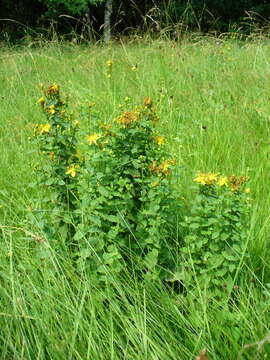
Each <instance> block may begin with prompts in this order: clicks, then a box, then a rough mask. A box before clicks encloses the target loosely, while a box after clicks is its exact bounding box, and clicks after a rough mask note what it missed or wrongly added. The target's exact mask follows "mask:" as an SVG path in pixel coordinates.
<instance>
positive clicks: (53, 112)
mask: <svg viewBox="0 0 270 360" xmlns="http://www.w3.org/2000/svg"><path fill="white" fill-rule="evenodd" d="M47 112H48V113H49V114H51V115H53V114H55V106H54V105H50V106H48V108H47Z"/></svg>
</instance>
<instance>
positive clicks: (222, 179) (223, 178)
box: [217, 176, 229, 187]
mask: <svg viewBox="0 0 270 360" xmlns="http://www.w3.org/2000/svg"><path fill="white" fill-rule="evenodd" d="M217 185H218V186H221V187H222V186H228V185H229V184H228V178H227V177H226V176H221V177H220V178H219V179H218V181H217Z"/></svg>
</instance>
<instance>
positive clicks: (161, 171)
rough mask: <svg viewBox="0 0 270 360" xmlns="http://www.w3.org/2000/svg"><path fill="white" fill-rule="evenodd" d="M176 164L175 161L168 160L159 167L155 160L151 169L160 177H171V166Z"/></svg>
mask: <svg viewBox="0 0 270 360" xmlns="http://www.w3.org/2000/svg"><path fill="white" fill-rule="evenodd" d="M175 164H176V160H175V159H167V160H165V161H163V162H162V163H161V164H160V165H157V162H156V160H154V161H153V162H152V163H151V164H150V165H149V169H150V170H151V171H153V172H155V173H156V174H158V175H165V176H167V175H170V173H171V169H170V168H171V166H172V165H175Z"/></svg>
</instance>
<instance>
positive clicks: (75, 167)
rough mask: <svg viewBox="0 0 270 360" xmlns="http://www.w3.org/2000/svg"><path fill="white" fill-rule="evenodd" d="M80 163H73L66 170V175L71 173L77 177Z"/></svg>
mask: <svg viewBox="0 0 270 360" xmlns="http://www.w3.org/2000/svg"><path fill="white" fill-rule="evenodd" d="M78 168H79V165H76V164H72V165H70V167H69V168H68V169H67V171H66V175H70V176H71V177H75V176H76V174H77V172H78Z"/></svg>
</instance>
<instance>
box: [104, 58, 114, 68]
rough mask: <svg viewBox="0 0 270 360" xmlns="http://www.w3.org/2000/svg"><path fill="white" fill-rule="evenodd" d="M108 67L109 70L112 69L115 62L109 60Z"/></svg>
mask: <svg viewBox="0 0 270 360" xmlns="http://www.w3.org/2000/svg"><path fill="white" fill-rule="evenodd" d="M106 65H107V66H108V67H109V68H111V67H112V65H113V61H112V60H107V61H106Z"/></svg>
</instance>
